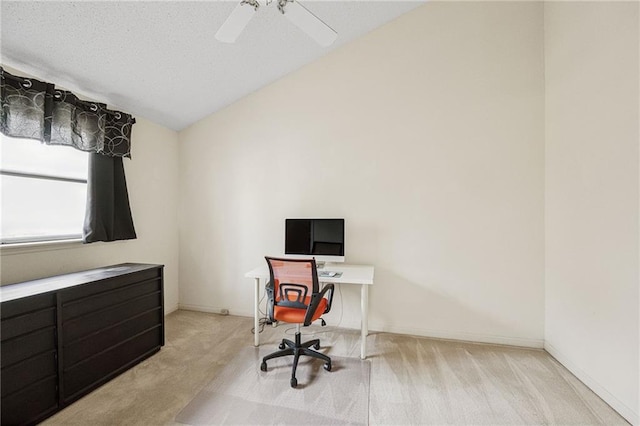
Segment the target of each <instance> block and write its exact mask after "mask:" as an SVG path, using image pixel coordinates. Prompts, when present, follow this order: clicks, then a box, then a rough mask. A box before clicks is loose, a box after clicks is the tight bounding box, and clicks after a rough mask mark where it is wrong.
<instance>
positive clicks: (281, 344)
mask: <svg viewBox="0 0 640 426" xmlns="http://www.w3.org/2000/svg"><path fill="white" fill-rule="evenodd" d="M278 349H280V350H282V349H284V342H282V343H280V344H279V345H278Z"/></svg>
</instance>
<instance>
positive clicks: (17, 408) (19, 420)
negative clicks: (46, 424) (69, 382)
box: [1, 377, 58, 425]
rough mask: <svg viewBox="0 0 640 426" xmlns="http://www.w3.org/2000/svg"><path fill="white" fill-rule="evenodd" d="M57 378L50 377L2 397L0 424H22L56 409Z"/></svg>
mask: <svg viewBox="0 0 640 426" xmlns="http://www.w3.org/2000/svg"><path fill="white" fill-rule="evenodd" d="M57 384H58V378H57V377H50V378H47V379H44V380H42V381H40V382H37V383H35V384H33V385H32V386H29V387H27V388H25V389H24V390H23V391H22V392H18V393H15V394H13V395H10V396H8V397H6V398H5V397H3V398H2V406H1V407H2V409H1V410H2V411H1V417H2V424H3V425H24V424H32V423H34V422H36V421H39V420H42V419H44V418H46V417H48V416H50V415H51V414H53V413H54V412H56V411H58V389H57Z"/></svg>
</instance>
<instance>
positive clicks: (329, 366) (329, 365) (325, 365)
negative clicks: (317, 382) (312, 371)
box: [324, 362, 331, 371]
mask: <svg viewBox="0 0 640 426" xmlns="http://www.w3.org/2000/svg"><path fill="white" fill-rule="evenodd" d="M324 369H325V370H327V371H331V363H330V362H327V363H325V364H324Z"/></svg>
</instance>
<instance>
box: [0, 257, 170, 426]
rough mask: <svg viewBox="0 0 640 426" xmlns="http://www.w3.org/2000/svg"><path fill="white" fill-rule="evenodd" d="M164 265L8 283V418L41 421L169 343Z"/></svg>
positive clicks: (0, 318)
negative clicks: (166, 323) (165, 342)
mask: <svg viewBox="0 0 640 426" xmlns="http://www.w3.org/2000/svg"><path fill="white" fill-rule="evenodd" d="M163 268H164V267H163V265H147V264H139V263H125V264H121V265H114V266H108V267H104V268H98V269H92V270H88V271H82V272H76V273H72V274H66V275H59V276H55V277H50V278H43V279H39V280H34V281H27V282H23V283H19V284H11V285H7V286H2V287H0V303H1V305H0V328H1V333H0V363H1V368H2V371H1V373H0V381H1V384H0V385H1V386H0V389H1V392H2V401H1V403H2V406H1V413H0V414H1V417H0V419H1V421H2V425H24V424H34V423H37V422H39V421H42V420H43V419H45V418H47V417H49V416H51V415H52V414H54V413H55V412H57V411H59V410H61V409H62V408H64V407H65V406H67V405H69V404H70V403H72V402H73V401H75V400H77V399H78V398H80V397H82V396H83V395H86V394H87V393H89V392H91V391H92V390H93V389H95V388H97V387H99V386H100V385H102V384H104V383H106V382H107V381H109V380H111V379H112V378H114V377H115V376H117V375H118V374H120V373H122V372H124V371H126V370H127V369H129V368H131V367H132V366H134V365H136V364H137V363H139V362H140V361H142V360H144V359H145V358H148V357H149V356H151V355H153V354H154V353H156V352H158V351H159V350H160V348H161V347H162V346H163V345H164V301H163V299H164V297H163Z"/></svg>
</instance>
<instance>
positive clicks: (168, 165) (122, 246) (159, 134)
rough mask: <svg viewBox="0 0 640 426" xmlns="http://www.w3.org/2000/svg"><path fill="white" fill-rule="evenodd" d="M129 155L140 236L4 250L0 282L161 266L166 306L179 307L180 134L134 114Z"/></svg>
mask: <svg viewBox="0 0 640 426" xmlns="http://www.w3.org/2000/svg"><path fill="white" fill-rule="evenodd" d="M136 120H137V123H136V124H135V125H134V126H133V133H132V151H131V155H132V159H131V160H129V159H125V160H124V165H125V174H126V177H127V187H128V190H129V200H130V203H131V210H132V213H133V220H134V225H135V227H136V233H137V235H138V238H137V239H136V240H130V241H119V242H111V243H93V244H87V245H83V244H81V243H77V244H72V245H64V246H55V247H54V248H55V249H49V250H43V249H42V248H39V249H37V250H35V251H34V250H33V249H6V248H2V251H1V253H0V254H1V258H0V259H1V261H0V266H1V268H0V276H1V278H2V284H10V283H15V282H20V281H25V280H30V279H35V278H41V277H46V276H51V275H57V274H62V273H67V272H75V271H79V270H83V269H90V268H94V267H100V266H105V265H111V264H116V263H122V262H142V263H158V264H164V265H165V271H164V274H165V310H166V311H167V312H170V311H171V310H175V309H177V306H178V229H177V222H178V219H177V203H178V201H177V200H178V134H177V133H176V132H174V131H172V130H168V129H166V128H164V127H162V126H160V125H157V124H154V123H152V122H150V121H147V120H145V119H143V118H140V117H137V118H136Z"/></svg>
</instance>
